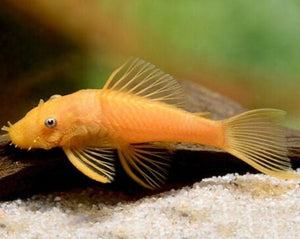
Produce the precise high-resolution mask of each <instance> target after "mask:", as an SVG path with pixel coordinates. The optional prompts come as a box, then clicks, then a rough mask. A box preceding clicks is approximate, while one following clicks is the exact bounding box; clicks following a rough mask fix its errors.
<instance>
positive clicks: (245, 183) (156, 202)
mask: <svg viewBox="0 0 300 239" xmlns="http://www.w3.org/2000/svg"><path fill="white" fill-rule="evenodd" d="M299 182H300V181H299V180H280V179H276V178H273V177H269V176H266V175H261V174H257V175H252V174H248V175H244V176H240V175H237V174H228V175H226V176H223V177H212V178H207V179H204V180H202V181H201V182H198V183H195V184H194V185H193V186H191V187H184V188H181V189H178V190H171V191H168V192H164V193H161V194H156V195H152V196H147V197H143V198H142V199H139V200H135V201H130V200H124V197H123V198H122V196H120V197H119V198H118V196H116V192H113V193H112V195H110V194H109V193H107V192H106V193H105V192H104V191H103V190H99V189H93V188H87V189H82V190H73V191H67V192H59V193H54V194H47V195H36V196H33V197H31V198H29V199H24V200H21V199H18V200H14V201H7V202H1V203H0V238H22V239H26V238H82V239H83V238H84V239H85V238H91V239H93V238H139V239H140V238H285V239H286V238H300V186H299ZM120 195H121V194H120ZM110 196H113V197H114V198H115V199H114V200H113V201H110V200H109V197H110Z"/></svg>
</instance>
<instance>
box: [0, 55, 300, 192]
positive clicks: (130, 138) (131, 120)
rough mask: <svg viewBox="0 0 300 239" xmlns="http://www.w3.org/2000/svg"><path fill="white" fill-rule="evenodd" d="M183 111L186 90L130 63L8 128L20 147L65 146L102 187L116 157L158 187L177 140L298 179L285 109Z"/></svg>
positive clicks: (136, 177)
mask: <svg viewBox="0 0 300 239" xmlns="http://www.w3.org/2000/svg"><path fill="white" fill-rule="evenodd" d="M183 106H184V93H183V90H182V88H181V87H180V85H179V84H178V83H177V82H176V80H175V79H174V78H173V77H171V76H170V75H168V74H165V73H164V72H162V71H161V70H160V69H157V68H156V67H155V66H154V65H152V64H150V63H147V62H145V61H143V60H141V59H138V58H132V59H130V60H129V61H127V62H126V63H125V64H124V65H122V66H121V67H119V68H118V69H117V70H115V71H114V72H113V73H112V75H111V76H110V77H109V79H108V81H107V83H106V84H105V86H104V88H103V89H100V90H99V89H87V90H80V91H77V92H75V93H73V94H69V95H65V96H59V95H55V96H52V97H51V98H50V99H49V100H48V101H46V102H43V101H42V100H41V101H40V103H39V105H38V106H37V107H35V108H34V109H32V110H30V111H29V112H28V113H27V114H26V115H25V116H24V118H22V119H21V120H20V121H18V122H17V123H15V124H13V125H12V124H10V123H9V126H8V127H7V126H4V127H3V128H2V129H3V130H5V131H7V132H8V135H9V138H10V140H11V142H12V144H14V145H15V146H16V147H19V148H22V149H28V150H30V149H32V148H42V149H51V148H54V147H61V148H62V149H63V150H64V152H65V154H66V155H67V157H68V159H69V160H70V161H71V163H72V164H73V165H74V166H75V167H76V168H77V169H78V170H80V171H81V172H82V173H84V174H85V175H87V176H88V177H90V178H92V179H94V180H96V181H99V182H102V183H108V182H111V181H112V180H113V179H114V176H115V160H116V159H115V158H116V157H115V151H117V154H118V158H119V160H120V162H121V164H122V166H123V168H124V170H125V171H126V172H127V173H128V174H129V175H130V176H131V177H132V178H133V179H134V180H135V181H136V182H137V183H139V184H141V185H142V186H144V187H146V188H157V187H159V186H160V185H161V184H162V183H163V182H164V180H165V179H166V176H167V173H168V168H169V165H170V148H171V147H170V146H169V145H170V144H171V143H172V142H173V143H174V142H185V143H196V144H202V145H210V146H215V147H217V148H220V149H222V150H224V151H226V152H228V153H230V154H232V155H234V156H236V157H238V158H240V159H241V160H243V161H245V162H246V163H248V164H250V165H251V166H253V167H254V168H256V169H257V170H259V171H261V172H264V173H266V174H269V175H272V176H275V177H278V178H284V179H292V178H300V175H297V174H295V173H293V171H292V170H291V164H290V160H289V158H288V157H287V147H286V142H285V141H286V139H285V136H284V132H283V129H282V128H281V127H280V126H279V125H278V124H277V123H278V122H277V121H278V119H280V118H282V117H283V116H284V114H285V113H284V112H283V111H281V110H276V109H258V110H252V111H248V112H245V113H242V114H240V115H237V116H234V117H232V118H229V119H225V120H221V121H214V120H210V119H207V118H205V117H203V116H204V114H203V113H190V112H187V111H186V110H184V109H183V108H182V107H183Z"/></svg>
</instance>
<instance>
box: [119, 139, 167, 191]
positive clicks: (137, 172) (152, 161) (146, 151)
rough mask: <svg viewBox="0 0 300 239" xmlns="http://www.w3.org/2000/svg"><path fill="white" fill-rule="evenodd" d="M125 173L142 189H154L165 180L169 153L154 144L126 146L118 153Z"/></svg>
mask: <svg viewBox="0 0 300 239" xmlns="http://www.w3.org/2000/svg"><path fill="white" fill-rule="evenodd" d="M118 154H119V158H120V161H121V164H122V166H123V168H124V170H125V171H126V173H127V174H128V175H129V176H130V177H131V178H132V179H134V180H135V181H136V182H137V183H139V184H140V185H142V186H143V187H146V188H149V189H155V188H158V187H160V186H161V184H163V183H164V182H165V180H166V178H167V175H168V171H169V167H170V156H171V153H170V152H169V151H168V150H167V149H164V148H160V147H159V146H157V145H155V144H135V145H128V147H127V148H122V149H121V150H119V151H118Z"/></svg>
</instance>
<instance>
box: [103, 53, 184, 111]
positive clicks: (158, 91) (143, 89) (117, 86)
mask: <svg viewBox="0 0 300 239" xmlns="http://www.w3.org/2000/svg"><path fill="white" fill-rule="evenodd" d="M103 89H110V90H114V91H121V92H125V93H129V94H134V95H137V96H140V97H145V98H148V99H152V100H155V101H161V102H164V103H167V104H171V105H175V106H177V107H184V106H185V96H184V92H183V89H182V87H181V86H180V85H179V83H178V82H177V81H176V80H175V79H174V78H173V77H172V76H170V75H168V74H166V73H164V72H163V71H161V70H160V69H158V68H156V67H155V66H154V65H152V64H151V63H149V62H146V61H144V60H142V59H140V58H130V59H129V60H128V61H127V62H125V64H123V65H122V66H120V67H119V68H118V69H116V70H115V71H114V72H113V73H112V74H111V76H110V77H109V79H108V80H107V82H106V84H105V86H104V87H103Z"/></svg>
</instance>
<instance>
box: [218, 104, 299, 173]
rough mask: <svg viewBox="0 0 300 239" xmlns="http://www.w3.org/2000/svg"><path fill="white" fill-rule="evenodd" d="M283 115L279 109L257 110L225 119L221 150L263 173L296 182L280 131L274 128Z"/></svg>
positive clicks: (282, 130) (284, 140)
mask: <svg viewBox="0 0 300 239" xmlns="http://www.w3.org/2000/svg"><path fill="white" fill-rule="evenodd" d="M284 115H285V112H284V111H281V110H276V109H258V110H252V111H248V112H245V113H242V114H240V115H237V116H234V117H232V118H229V119H227V120H225V121H224V130H225V142H224V147H223V149H224V150H225V151H227V152H229V153H230V154H232V155H234V156H236V157H238V158H240V159H241V160H243V161H245V162H246V163H248V164H249V165H251V166H252V167H254V168H256V169H257V170H259V171H261V172H263V173H265V174H269V175H271V176H275V177H278V178H283V179H299V178H300V175H297V174H295V173H293V171H292V168H291V163H290V159H289V158H288V157H287V146H286V138H285V134H284V129H283V128H282V127H281V126H279V125H278V123H279V122H280V121H281V120H282V119H283V117H284Z"/></svg>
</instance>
